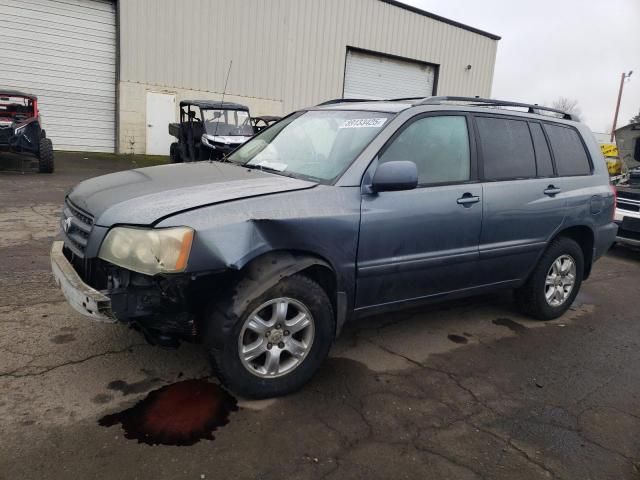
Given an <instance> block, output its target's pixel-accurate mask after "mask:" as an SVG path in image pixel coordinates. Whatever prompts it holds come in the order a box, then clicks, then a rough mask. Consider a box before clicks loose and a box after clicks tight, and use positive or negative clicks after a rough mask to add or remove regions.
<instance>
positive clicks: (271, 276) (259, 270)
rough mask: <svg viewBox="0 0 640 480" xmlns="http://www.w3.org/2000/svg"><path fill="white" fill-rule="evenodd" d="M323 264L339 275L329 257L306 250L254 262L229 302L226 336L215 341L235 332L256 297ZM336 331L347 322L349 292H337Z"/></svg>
mask: <svg viewBox="0 0 640 480" xmlns="http://www.w3.org/2000/svg"><path fill="white" fill-rule="evenodd" d="M314 265H321V266H323V267H326V268H328V269H330V270H331V271H332V272H334V274H335V270H334V269H333V267H332V266H331V265H330V264H329V263H328V262H327V261H325V260H323V259H321V258H319V257H316V256H313V255H310V254H306V253H295V252H284V251H283V252H270V253H266V254H264V255H261V256H260V257H258V258H256V259H254V260H252V261H250V262H249V263H248V264H247V265H246V266H245V267H244V268H243V276H242V278H241V279H240V280H239V281H238V282H236V283H235V284H234V285H233V286H232V288H231V291H230V293H229V296H228V297H227V299H226V300H225V301H224V302H223V303H225V304H226V305H225V310H226V311H227V312H228V314H227V315H226V317H227V318H226V321H225V322H224V325H222V338H216V339H215V341H220V342H224V338H225V337H227V335H228V334H229V333H230V332H231V330H232V329H233V327H234V325H235V323H236V321H237V319H238V318H240V317H241V316H242V314H243V313H244V312H245V311H246V309H247V307H248V306H249V304H250V303H251V302H252V301H253V300H254V299H255V298H256V297H259V296H260V295H262V294H263V293H265V292H266V291H267V290H269V289H270V288H271V287H273V286H275V285H276V284H277V283H278V282H280V281H281V280H282V279H283V278H286V277H290V276H292V275H295V274H296V273H299V272H301V271H303V270H306V269H307V268H309V267H311V266H314ZM335 315H336V319H335V320H336V325H335V328H336V334H337V333H338V331H339V330H340V328H341V326H342V325H343V324H344V320H345V318H346V295H345V294H344V293H342V294H341V293H340V292H337V295H336V312H335Z"/></svg>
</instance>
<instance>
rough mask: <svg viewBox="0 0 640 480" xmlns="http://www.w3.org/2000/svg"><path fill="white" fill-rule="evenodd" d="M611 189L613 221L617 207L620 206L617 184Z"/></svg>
mask: <svg viewBox="0 0 640 480" xmlns="http://www.w3.org/2000/svg"><path fill="white" fill-rule="evenodd" d="M611 191H612V192H613V218H612V219H611V220H612V221H613V220H615V219H616V208H618V189H617V188H616V186H615V185H611Z"/></svg>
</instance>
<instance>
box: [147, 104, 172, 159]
mask: <svg viewBox="0 0 640 480" xmlns="http://www.w3.org/2000/svg"><path fill="white" fill-rule="evenodd" d="M175 121H176V96H175V95H171V94H166V93H156V92H147V150H146V152H147V155H169V147H170V146H171V144H172V143H173V142H174V141H175V139H174V137H172V136H171V135H169V124H170V123H173V122H175Z"/></svg>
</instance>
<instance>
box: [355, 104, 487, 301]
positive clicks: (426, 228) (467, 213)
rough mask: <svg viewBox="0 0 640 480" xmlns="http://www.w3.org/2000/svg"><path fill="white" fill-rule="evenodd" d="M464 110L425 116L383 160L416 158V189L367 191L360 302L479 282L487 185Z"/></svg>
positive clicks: (410, 297)
mask: <svg viewBox="0 0 640 480" xmlns="http://www.w3.org/2000/svg"><path fill="white" fill-rule="evenodd" d="M468 122H469V120H468V118H467V117H466V116H465V115H460V114H458V115H442V114H440V115H427V116H422V117H418V118H417V119H414V120H412V121H410V122H408V124H406V125H405V126H404V127H402V129H401V130H400V131H399V133H398V134H396V135H395V136H394V137H393V138H392V139H391V140H390V142H389V143H388V144H387V146H385V148H384V149H383V151H382V152H381V154H380V156H379V159H378V160H379V162H381V163H383V162H388V161H394V160H411V161H413V162H415V163H416V166H417V167H418V182H419V186H418V188H416V189H415V190H409V191H400V192H382V193H379V194H365V195H363V198H362V208H361V211H362V213H361V226H360V239H359V247H358V270H357V271H358V279H357V294H356V308H357V309H364V308H367V307H374V306H382V305H385V304H391V303H396V302H403V301H409V300H414V299H419V298H425V297H429V296H433V295H437V294H442V293H448V292H454V291H458V290H464V289H467V288H470V287H473V286H475V285H476V284H477V283H478V278H477V272H476V270H477V261H478V242H479V238H480V231H481V224H482V196H483V195H482V186H481V185H480V184H479V183H477V182H476V178H477V176H476V175H477V172H476V167H475V165H476V162H475V148H474V142H473V141H471V139H470V137H469V133H468Z"/></svg>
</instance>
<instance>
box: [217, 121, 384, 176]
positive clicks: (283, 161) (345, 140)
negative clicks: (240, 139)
mask: <svg viewBox="0 0 640 480" xmlns="http://www.w3.org/2000/svg"><path fill="white" fill-rule="evenodd" d="M389 118H390V115H389V114H386V113H380V112H355V111H338V110H322V111H311V112H304V113H301V114H297V115H292V116H291V117H289V118H287V119H285V120H283V121H281V122H280V123H278V124H276V125H274V126H272V127H271V128H269V129H268V130H265V131H264V132H262V133H260V134H258V135H257V136H256V137H254V138H253V139H251V140H250V141H249V142H247V143H246V144H244V145H243V146H242V147H240V148H239V149H238V150H236V151H235V152H234V153H232V154H231V155H230V156H229V157H228V160H229V161H231V162H234V163H238V164H242V165H244V166H247V167H256V168H264V169H266V170H273V171H276V172H282V173H285V174H290V175H292V176H301V177H306V178H311V179H314V180H320V181H326V182H329V181H331V180H333V179H335V178H336V177H337V176H338V175H340V174H341V173H342V172H343V171H344V170H345V169H346V168H347V167H348V166H349V165H350V164H351V162H353V160H354V159H355V158H356V157H357V156H358V155H359V154H360V153H361V152H362V150H363V149H364V147H365V146H367V145H368V144H369V142H370V141H371V140H372V139H373V138H374V137H375V136H376V135H377V134H378V133H379V132H380V131H381V130H382V127H383V126H384V125H385V124H386V122H387V121H388V120H389Z"/></svg>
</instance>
